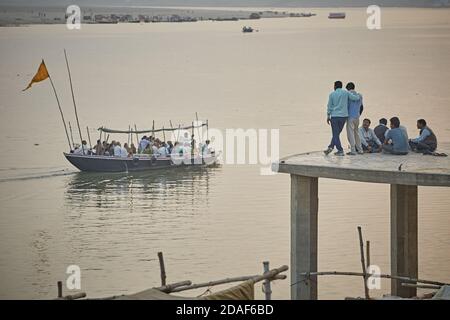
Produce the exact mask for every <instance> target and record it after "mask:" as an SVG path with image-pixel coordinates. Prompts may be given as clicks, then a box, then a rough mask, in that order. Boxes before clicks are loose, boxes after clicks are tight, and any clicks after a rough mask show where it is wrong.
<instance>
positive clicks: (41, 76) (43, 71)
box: [22, 59, 49, 91]
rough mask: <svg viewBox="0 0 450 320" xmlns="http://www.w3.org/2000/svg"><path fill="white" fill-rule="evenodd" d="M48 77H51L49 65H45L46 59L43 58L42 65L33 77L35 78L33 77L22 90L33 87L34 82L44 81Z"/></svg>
mask: <svg viewBox="0 0 450 320" xmlns="http://www.w3.org/2000/svg"><path fill="white" fill-rule="evenodd" d="M48 77H49V75H48V71H47V67H46V66H45V63H44V60H43V59H42V62H41V65H40V66H39V69H38V71H37V72H36V75H35V76H34V77H33V79H31V82H30V84H29V85H28V87H26V88H25V89H23V90H22V91H25V90H27V89H29V88H31V85H32V84H33V83H35V82H40V81H43V80H45V79H47V78H48Z"/></svg>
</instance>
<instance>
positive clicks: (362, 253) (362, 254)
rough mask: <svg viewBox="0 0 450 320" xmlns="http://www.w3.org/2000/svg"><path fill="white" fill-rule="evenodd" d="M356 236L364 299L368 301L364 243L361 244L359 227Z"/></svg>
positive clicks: (361, 238)
mask: <svg viewBox="0 0 450 320" xmlns="http://www.w3.org/2000/svg"><path fill="white" fill-rule="evenodd" d="M358 235H359V249H360V254H361V268H362V272H363V278H364V295H365V297H366V299H370V296H369V288H368V287H367V270H366V263H365V261H364V242H363V237H362V230H361V227H360V226H358Z"/></svg>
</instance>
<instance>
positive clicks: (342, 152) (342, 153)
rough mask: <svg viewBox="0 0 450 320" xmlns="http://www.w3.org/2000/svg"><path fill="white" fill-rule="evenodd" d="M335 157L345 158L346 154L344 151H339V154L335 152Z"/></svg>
mask: <svg viewBox="0 0 450 320" xmlns="http://www.w3.org/2000/svg"><path fill="white" fill-rule="evenodd" d="M334 155H335V156H340V157H343V156H344V155H345V154H344V151H338V152H335V153H334Z"/></svg>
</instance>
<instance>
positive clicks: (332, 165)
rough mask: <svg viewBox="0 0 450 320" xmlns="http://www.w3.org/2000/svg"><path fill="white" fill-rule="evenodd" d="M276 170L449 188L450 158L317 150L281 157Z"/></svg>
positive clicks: (324, 176)
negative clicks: (328, 152)
mask: <svg viewBox="0 0 450 320" xmlns="http://www.w3.org/2000/svg"><path fill="white" fill-rule="evenodd" d="M274 169H276V168H275V167H274ZM278 172H283V173H290V174H296V175H301V176H307V177H317V178H330V179H340V180H351V181H361V182H375V183H389V184H402V185H415V186H445V187H449V186H450V157H435V156H430V155H422V154H419V153H410V154H408V155H406V156H394V155H388V154H383V153H373V154H364V155H356V156H347V155H346V156H344V157H338V156H335V155H332V154H330V155H328V156H325V155H324V154H323V152H321V151H318V152H310V153H303V154H298V155H294V156H289V157H286V158H283V159H281V160H280V163H279V169H278Z"/></svg>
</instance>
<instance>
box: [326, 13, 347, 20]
mask: <svg viewBox="0 0 450 320" xmlns="http://www.w3.org/2000/svg"><path fill="white" fill-rule="evenodd" d="M328 19H345V12H330V14H329V15H328Z"/></svg>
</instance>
